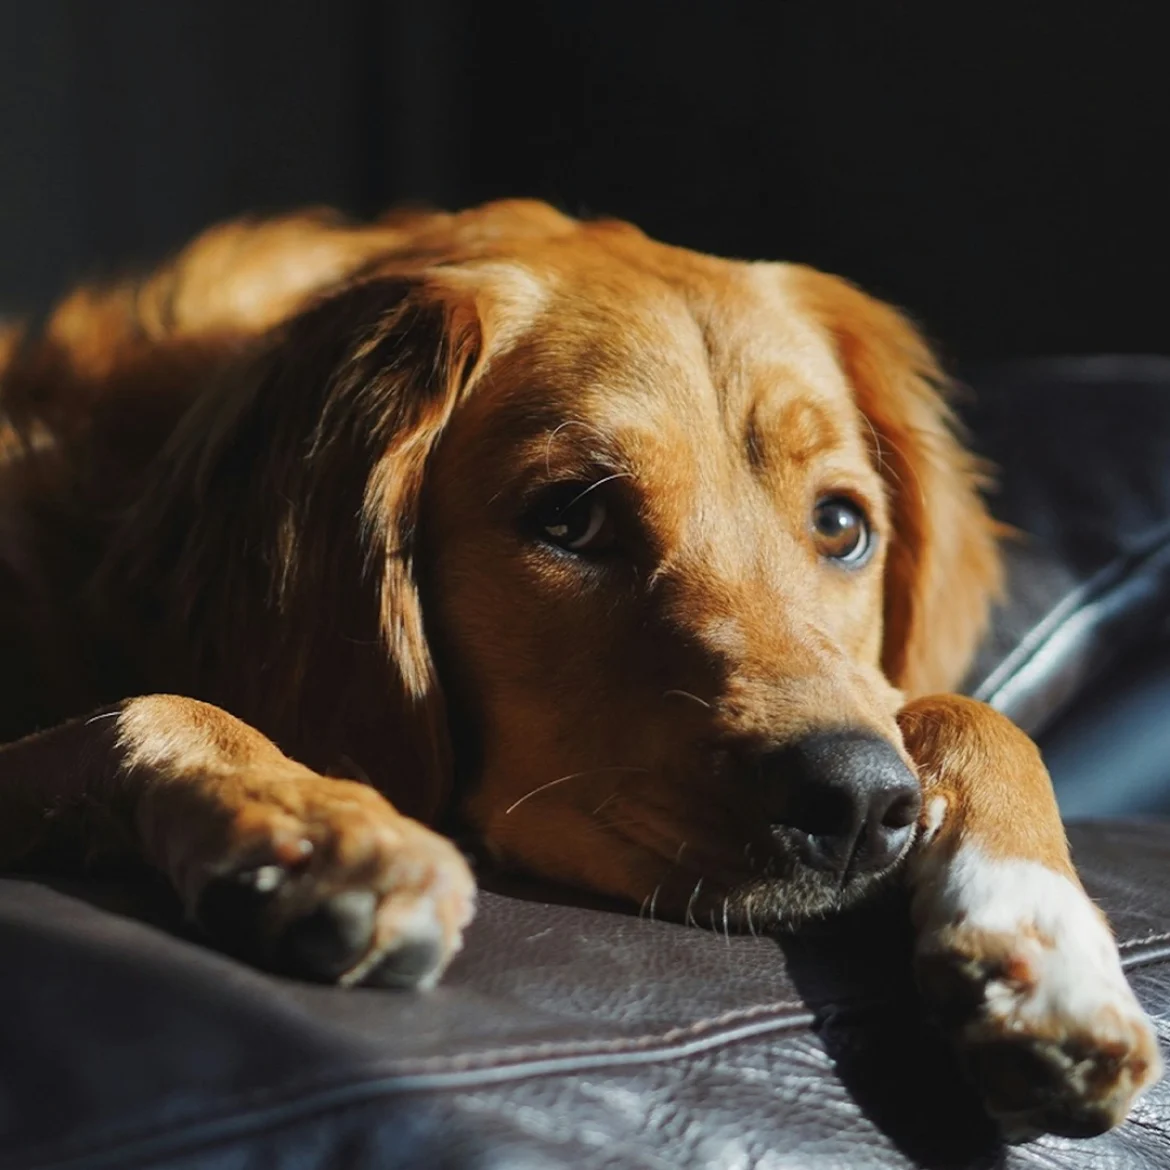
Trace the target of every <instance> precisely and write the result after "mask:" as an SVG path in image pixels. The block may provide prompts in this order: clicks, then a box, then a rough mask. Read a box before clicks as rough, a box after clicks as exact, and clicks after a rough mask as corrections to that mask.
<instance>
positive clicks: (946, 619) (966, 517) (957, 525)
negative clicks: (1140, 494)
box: [794, 268, 1000, 695]
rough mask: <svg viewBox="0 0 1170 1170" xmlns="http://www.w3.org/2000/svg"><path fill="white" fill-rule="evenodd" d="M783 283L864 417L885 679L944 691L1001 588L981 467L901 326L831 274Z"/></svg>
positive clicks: (933, 366) (954, 681)
mask: <svg viewBox="0 0 1170 1170" xmlns="http://www.w3.org/2000/svg"><path fill="white" fill-rule="evenodd" d="M794 275H795V279H796V282H797V287H798V290H799V293H800V296H801V299H802V303H805V304H807V305H808V306H809V308H810V309H811V310H812V312H813V313H814V315H815V316H816V318H817V319H818V320H819V321H820V323H821V324H822V326H823V327H824V328H825V329H826V331H827V332H828V334H829V335H830V337H831V339H832V342H833V345H834V347H835V349H836V353H837V358H838V361H839V362H840V364H841V366H842V368H843V369H844V371H845V374H846V377H847V378H848V379H849V381H850V383H851V384H852V387H853V392H854V394H855V396H856V401H857V404H858V407H859V408H860V410H861V412H862V413H863V414H864V415H865V417H866V419H868V421H869V424H870V426H871V428H872V439H873V448H874V450H873V457H874V460H875V462H876V464H877V466H878V467H879V469H880V471H881V473H882V476H883V478H884V480H885V482H886V485H887V493H888V496H889V500H890V504H891V516H892V521H893V524H892V528H893V531H892V534H891V537H890V542H889V548H888V550H887V555H886V584H885V627H884V634H883V651H882V664H883V667H884V669H885V672H886V675H887V677H889V679H890V680H891V682H893V683H894V684H895V685H896V686H898V687H900V688H901V689H903V690H904V691H906V692H907V693H908V694H909V695H920V694H925V693H929V692H932V691H944V690H953V689H954V687H955V686H957V685H958V683H959V682H960V681H961V680H962V677H963V675H964V673H965V671H966V670H967V668H968V666H969V665H970V662H971V659H972V657H973V655H974V652H975V650H976V648H977V645H978V642H979V639H980V637H981V636H982V634H983V632H984V629H985V627H986V623H987V617H988V611H989V608H990V603H991V601H992V599H993V598H994V597H995V596H996V594H997V592H998V590H999V587H1000V562H999V556H998V551H997V547H996V536H997V531H998V530H997V526H996V525H995V523H994V522H993V521H992V520H991V518H990V517H989V515H988V513H987V510H986V508H985V507H984V504H983V500H982V497H981V494H980V488H981V487H982V486H983V482H984V479H985V474H984V470H983V468H982V467H981V466H980V464H979V462H978V460H977V459H975V458H974V457H973V456H972V455H971V454H970V453H969V452H968V451H967V450H966V449H965V448H964V446H963V444H962V443H961V442H960V440H959V437H958V435H957V429H956V423H955V420H954V418H953V417H952V414H951V411H950V409H949V407H948V405H947V402H946V398H945V382H944V379H943V377H942V374H941V372H940V370H939V367H938V364H937V362H936V361H935V359H934V356H933V355H932V354H931V352H930V350H929V348H928V346H927V345H926V343H925V342H924V341H923V340H922V338H921V336H920V335H919V334H918V332H917V331H916V330H915V329H914V328H913V327H912V326H911V325H910V323H909V322H908V321H906V319H905V318H904V317H902V316H901V314H899V313H898V312H897V311H896V310H894V309H892V308H891V307H890V306H889V305H886V304H883V303H882V302H881V301H878V300H875V299H874V298H872V297H870V296H868V295H867V294H865V293H863V292H861V291H860V290H859V289H857V288H855V287H853V286H852V285H850V284H848V283H847V282H845V281H843V280H841V279H839V278H837V277H833V276H827V275H825V274H824V273H820V272H816V271H814V270H812V269H806V268H797V269H795V272H794Z"/></svg>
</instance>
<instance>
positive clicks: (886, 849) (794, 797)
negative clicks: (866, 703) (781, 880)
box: [762, 731, 922, 875]
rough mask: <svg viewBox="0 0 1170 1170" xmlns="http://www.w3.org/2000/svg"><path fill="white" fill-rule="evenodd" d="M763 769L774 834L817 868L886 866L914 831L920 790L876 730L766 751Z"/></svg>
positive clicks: (812, 738) (822, 736) (850, 870)
mask: <svg viewBox="0 0 1170 1170" xmlns="http://www.w3.org/2000/svg"><path fill="white" fill-rule="evenodd" d="M762 771H763V780H764V788H765V793H766V799H767V800H768V804H769V815H770V818H771V820H772V833H773V836H774V837H775V838H776V839H777V841H778V842H785V843H788V844H790V845H791V844H795V845H796V846H797V848H798V850H799V852H800V854H801V857H802V859H803V860H804V861H805V862H806V863H807V864H808V865H811V866H814V867H815V868H817V869H825V870H829V871H831V872H833V873H837V874H842V875H844V874H855V873H870V872H873V871H875V870H880V869H884V868H886V866H888V865H890V864H891V863H893V862H894V861H896V860H897V858H898V857H899V856H900V855H901V853H902V851H903V850H904V849H905V848H906V846H907V844H908V843H909V841H910V837H911V835H912V834H913V832H914V824H915V821H916V820H917V819H918V810H919V808H920V807H921V805H922V792H921V789H920V788H919V786H918V781H917V779H916V778H915V777H914V774H913V773H912V772H911V771H910V769H909V768H908V767H907V766H906V765H905V764H904V763H903V762H902V758H901V757H900V756H899V755H898V753H897V752H896V751H895V750H894V747H893V745H892V744H890V743H887V742H886V741H885V740H884V739H881V738H880V737H879V736H876V735H870V734H867V733H865V732H856V731H825V732H817V733H815V734H813V735H808V736H805V737H804V738H803V739H799V740H797V741H796V742H795V743H792V744H788V745H786V746H785V747H783V748H781V749H779V750H778V751H773V752H769V753H768V755H766V756H765V757H764V760H763V768H762Z"/></svg>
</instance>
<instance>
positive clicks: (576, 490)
mask: <svg viewBox="0 0 1170 1170" xmlns="http://www.w3.org/2000/svg"><path fill="white" fill-rule="evenodd" d="M594 488H595V485H591V484H587V483H562V484H557V485H556V486H555V487H553V488H550V489H549V490H548V491H546V492H545V493H544V495H543V496H542V497H541V499H540V501H539V502H538V504H537V505H536V508H535V509H534V511H533V521H534V527H535V528H536V530H537V532H539V534H540V537H541V539H542V540H545V541H547V542H548V543H549V544H554V545H556V546H557V548H563V549H565V551H566V552H572V553H578V554H589V553H599V552H604V551H605V550H606V549H607V548H609V547H610V546H611V545H612V544H613V540H614V531H613V524H612V522H611V520H610V514H609V508H608V507H607V505H606V502H605V498H604V497H603V496H602V495H601V494H600V493H599V492H597V491H595V490H594Z"/></svg>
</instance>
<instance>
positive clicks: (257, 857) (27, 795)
mask: <svg viewBox="0 0 1170 1170" xmlns="http://www.w3.org/2000/svg"><path fill="white" fill-rule="evenodd" d="M63 850H64V851H66V852H68V853H70V854H72V855H73V856H77V857H80V856H82V855H85V854H88V855H91V856H92V855H97V854H103V853H105V854H115V855H116V854H121V855H123V856H130V857H137V858H140V859H142V860H144V861H146V862H147V863H148V864H149V865H151V866H153V867H155V868H156V869H158V870H160V871H161V872H162V873H163V874H165V875H166V876H167V877H168V878H169V880H170V882H171V883H172V885H173V886H174V888H175V890H176V891H177V892H178V894H179V897H180V898H181V900H182V902H183V905H184V907H185V909H186V911H187V913H188V914H189V915H190V916H191V917H192V918H193V919H194V920H195V921H196V922H198V923H199V924H200V925H202V926H203V927H204V928H205V929H206V930H207V932H208V933H209V934H210V935H211V936H212V937H213V938H215V939H216V940H217V941H219V942H221V943H222V944H224V945H226V946H228V947H230V948H231V949H233V950H235V951H236V952H237V953H240V954H241V955H243V956H244V957H246V958H249V959H250V960H252V961H254V962H257V963H260V964H262V965H265V966H270V967H274V968H277V969H280V970H284V971H288V972H290V973H295V974H300V975H305V976H309V977H313V978H317V979H323V980H328V981H337V982H341V983H345V984H354V983H369V982H377V983H382V984H397V985H420V984H421V985H428V984H431V983H433V982H434V981H435V980H436V979H437V978H438V976H439V975H440V974H441V972H442V971H443V969H444V967H446V965H447V963H448V962H449V960H450V959H451V957H452V955H453V954H454V953H455V952H456V951H457V950H458V948H459V945H460V938H461V932H462V929H463V927H464V926H465V925H466V923H467V922H468V920H469V919H470V917H471V913H472V909H473V905H474V896H475V886H474V881H473V879H472V877H471V873H470V871H469V869H468V867H467V863H466V862H465V861H464V859H463V857H462V856H461V855H460V853H459V852H458V850H457V849H456V848H455V847H454V846H453V845H452V844H451V843H450V842H449V841H447V840H445V839H444V838H442V837H440V836H438V835H437V834H435V833H433V832H431V831H430V830H429V829H426V828H424V827H423V826H422V825H420V824H418V823H417V822H416V821H412V820H410V819H409V818H407V817H404V816H402V815H401V814H400V813H398V812H397V811H395V809H394V808H393V807H392V806H391V805H390V804H389V803H388V802H387V801H386V800H385V799H384V798H383V797H382V796H381V795H380V794H379V793H377V792H376V791H375V790H374V789H372V788H370V787H368V786H366V785H364V784H357V783H353V782H351V781H348V780H334V779H330V778H328V777H325V776H320V775H318V774H316V773H314V772H311V771H309V769H307V768H304V767H302V766H301V765H300V764H297V763H295V762H294V761H293V760H290V759H289V758H288V757H287V756H284V755H282V754H281V752H280V751H279V750H278V749H277V748H276V747H275V746H274V745H273V744H272V743H270V742H269V741H268V740H267V739H265V738H264V737H263V736H262V735H261V734H260V733H259V732H257V731H255V730H254V729H253V728H251V727H249V726H248V725H247V724H244V723H242V722H240V720H238V719H236V718H234V717H233V716H231V715H228V714H227V713H226V712H224V711H222V710H220V709H219V708H218V707H213V706H210V705H209V704H206V703H201V702H197V701H195V700H193V699H184V698H178V697H175V696H171V695H152V696H149V697H146V698H139V699H131V700H128V701H127V702H125V703H121V704H119V705H117V706H116V707H113V708H110V709H109V710H107V711H102V712H99V713H97V714H96V715H93V716H90V717H89V718H88V719H81V720H76V721H74V722H72V723H67V724H63V725H62V726H60V727H58V728H55V729H53V730H51V731H47V732H43V733H41V734H39V735H35V736H30V737H29V738H27V739H23V740H19V741H18V742H16V743H13V744H9V745H7V746H5V747H3V748H0V866H5V865H12V864H15V863H19V862H25V863H35V862H36V861H37V859H38V857H45V856H53V855H55V854H56V855H60V853H61V852H62V851H63Z"/></svg>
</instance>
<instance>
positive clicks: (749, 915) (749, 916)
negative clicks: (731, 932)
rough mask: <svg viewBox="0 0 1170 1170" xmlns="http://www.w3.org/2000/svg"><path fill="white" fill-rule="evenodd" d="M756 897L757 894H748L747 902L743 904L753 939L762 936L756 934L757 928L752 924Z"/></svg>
mask: <svg viewBox="0 0 1170 1170" xmlns="http://www.w3.org/2000/svg"><path fill="white" fill-rule="evenodd" d="M754 897H755V894H748V896H747V901H745V902H744V904H743V909H744V913H745V914H746V915H747V928H748V932H749V933H750V934H751V936H752V938H759V937H760V936H759V935H758V934H757V933H756V928H755V926H754V925H753V923H752V899H753V898H754Z"/></svg>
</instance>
